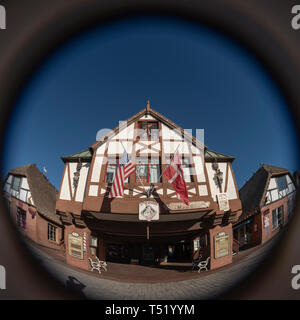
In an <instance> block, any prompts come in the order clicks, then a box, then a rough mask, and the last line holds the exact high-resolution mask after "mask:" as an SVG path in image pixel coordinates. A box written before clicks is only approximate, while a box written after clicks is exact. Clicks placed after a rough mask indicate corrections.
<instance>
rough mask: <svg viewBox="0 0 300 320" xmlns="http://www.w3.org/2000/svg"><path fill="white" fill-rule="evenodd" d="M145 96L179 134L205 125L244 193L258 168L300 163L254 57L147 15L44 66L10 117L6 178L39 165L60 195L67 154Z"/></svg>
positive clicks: (81, 42) (210, 35) (288, 122)
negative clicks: (16, 170) (230, 162)
mask: <svg viewBox="0 0 300 320" xmlns="http://www.w3.org/2000/svg"><path fill="white" fill-rule="evenodd" d="M148 99H150V102H151V107H152V108H153V109H155V110H157V111H158V112H160V113H162V114H163V115H165V116H166V117H167V118H169V119H170V120H172V121H173V122H175V123H177V124H178V125H180V126H181V127H182V128H185V129H193V130H195V129H196V128H200V129H202V128H203V129H204V130H205V144H206V145H207V146H208V147H209V148H210V149H212V150H215V151H218V152H221V153H224V154H228V155H232V156H235V157H236V160H235V161H234V163H233V168H234V172H235V176H236V179H237V184H238V187H239V188H240V187H241V186H242V185H243V184H244V183H245V181H246V180H247V179H249V177H250V176H251V175H252V174H253V173H254V172H255V171H256V170H257V169H258V167H259V164H260V163H267V164H270V165H276V166H280V167H285V168H287V169H289V170H291V171H293V170H295V169H296V168H297V166H298V141H297V140H296V134H295V127H294V124H293V121H292V118H291V116H290V114H289V112H288V108H287V105H286V103H285V101H284V99H283V97H282V96H281V94H280V92H279V91H278V89H277V87H276V85H275V84H274V82H273V80H272V79H271V78H270V76H269V75H268V74H267V73H266V71H265V70H264V69H263V68H262V66H261V65H260V64H259V63H258V62H257V61H256V60H255V59H254V58H253V56H252V55H250V54H249V53H248V52H247V51H245V49H243V48H241V47H240V46H239V45H237V44H236V43H234V42H232V41H231V40H230V39H229V38H225V37H224V36H222V35H220V34H218V33H216V32H215V31H212V30H210V29H207V28H205V27H200V26H195V25H190V24H188V23H186V22H183V21H177V20H172V19H165V18H143V19H132V20H123V21H119V22H118V23H114V24H111V25H108V26H106V27H105V28H96V29H93V30H91V31H89V32H88V33H85V34H82V35H80V36H77V37H76V38H74V39H72V40H71V41H69V42H68V43H67V44H65V45H64V46H63V47H61V48H59V49H58V50H57V51H56V52H55V53H54V54H53V55H52V56H51V57H49V58H48V60H47V61H45V62H44V63H43V65H42V66H40V68H39V69H38V70H37V71H36V72H35V74H34V75H33V76H32V78H31V79H30V81H29V83H28V84H27V86H26V88H25V89H24V91H23V92H22V94H21V95H20V97H19V100H18V102H17V104H16V106H15V108H14V112H13V116H12V117H11V119H10V125H9V129H8V130H7V134H6V139H5V146H4V150H3V153H2V154H3V159H2V160H3V168H2V177H5V175H6V173H7V171H8V170H9V169H11V168H14V167H18V166H22V165H25V164H28V163H36V164H37V166H38V167H39V168H42V167H43V166H45V167H46V169H47V171H48V173H47V176H48V178H49V180H50V181H51V182H52V183H53V184H54V185H55V186H56V187H57V188H59V184H60V179H61V175H62V172H63V162H62V161H61V159H60V157H61V156H66V155H69V154H73V153H76V152H79V151H82V150H85V149H87V147H88V146H90V145H91V144H92V143H93V142H94V141H95V139H96V133H97V131H98V130H100V129H102V128H113V127H115V126H116V125H118V122H119V120H126V119H128V118H129V117H131V116H132V115H134V114H135V113H137V112H138V111H140V110H141V109H143V108H144V107H145V105H146V101H147V100H148Z"/></svg>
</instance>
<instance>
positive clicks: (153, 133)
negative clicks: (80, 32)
mask: <svg viewBox="0 0 300 320" xmlns="http://www.w3.org/2000/svg"><path fill="white" fill-rule="evenodd" d="M200 140H201V139H197V138H195V137H194V136H193V135H191V134H190V133H189V132H187V131H186V130H183V129H182V128H180V127H179V126H178V125H177V124H175V123H173V122H172V121H170V120H169V119H167V118H166V117H164V116H163V115H161V114H160V113H158V112H156V111H155V110H153V109H152V108H150V105H149V103H148V104H147V107H146V108H145V109H143V110H142V111H140V112H139V113H137V114H135V115H134V116H133V117H131V118H130V119H128V120H127V121H125V122H122V123H120V125H119V126H118V127H116V128H115V129H113V130H111V132H109V133H108V134H107V135H106V136H105V137H102V138H101V139H100V140H99V141H96V142H95V143H94V144H93V145H91V146H90V147H89V148H88V149H87V150H86V151H83V152H79V153H76V154H73V155H70V156H66V157H63V158H62V160H63V162H64V164H65V167H64V172H63V174H62V179H61V185H60V189H59V194H58V199H57V202H56V210H57V213H58V214H59V215H60V216H61V221H62V222H63V224H64V226H65V245H66V260H67V263H69V264H72V265H75V266H77V267H80V268H83V269H88V268H89V261H88V258H92V259H94V258H95V256H98V257H99V258H100V260H106V261H115V262H122V263H135V264H155V263H168V262H172V261H173V262H176V261H177V262H179V261H191V260H192V259H193V258H195V257H196V256H197V255H199V254H201V255H202V257H203V258H206V257H210V268H211V269H215V268H218V267H221V266H223V265H225V264H228V263H231V262H232V240H233V234H232V224H233V223H235V222H236V221H237V220H238V218H239V216H240V215H241V213H242V211H241V201H240V199H239V194H238V189H237V185H236V182H235V177H234V173H233V169H232V162H233V160H234V158H233V157H231V156H226V155H224V154H221V153H218V152H214V151H211V150H209V149H208V148H207V147H206V146H205V145H204V144H203V142H201V141H200ZM124 150H125V151H126V152H127V153H128V154H129V155H130V158H131V160H132V161H133V162H134V163H135V164H136V172H135V173H134V174H132V175H131V176H130V177H129V178H128V179H127V181H125V190H124V195H123V196H121V197H116V198H110V197H109V190H110V187H111V184H112V182H113V179H114V176H115V172H116V168H117V166H118V164H119V160H120V158H121V157H122V154H123V153H124ZM175 152H178V153H179V155H180V158H181V164H182V170H183V175H184V180H185V182H186V185H187V190H188V198H189V205H186V204H184V203H182V202H181V201H180V200H179V199H178V197H177V194H176V192H175V190H174V189H173V188H172V185H171V184H169V183H168V181H166V178H165V177H164V175H163V172H164V170H165V169H166V167H167V166H168V164H169V163H170V161H171V159H172V157H173V155H174V153H175ZM150 187H151V189H150ZM149 190H151V192H149ZM147 205H150V206H152V209H153V210H154V211H155V210H157V212H155V214H156V216H155V219H152V220H149V219H146V218H143V216H142V215H141V210H143V208H145V206H147Z"/></svg>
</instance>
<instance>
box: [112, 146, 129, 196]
mask: <svg viewBox="0 0 300 320" xmlns="http://www.w3.org/2000/svg"><path fill="white" fill-rule="evenodd" d="M134 172H135V165H134V163H132V161H131V160H130V159H129V156H128V154H127V152H126V151H124V153H123V156H122V158H121V159H120V162H119V166H118V168H117V171H116V174H115V178H114V181H113V183H112V186H111V189H110V192H109V198H113V197H117V196H123V194H124V181H125V180H126V179H127V178H128V177H129V176H130V175H131V174H132V173H134Z"/></svg>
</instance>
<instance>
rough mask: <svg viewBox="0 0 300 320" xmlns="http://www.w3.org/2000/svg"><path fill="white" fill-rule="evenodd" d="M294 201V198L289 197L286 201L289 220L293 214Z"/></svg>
mask: <svg viewBox="0 0 300 320" xmlns="http://www.w3.org/2000/svg"><path fill="white" fill-rule="evenodd" d="M294 206H295V200H294V197H290V198H289V200H288V217H289V218H290V217H291V216H292V215H293V213H294Z"/></svg>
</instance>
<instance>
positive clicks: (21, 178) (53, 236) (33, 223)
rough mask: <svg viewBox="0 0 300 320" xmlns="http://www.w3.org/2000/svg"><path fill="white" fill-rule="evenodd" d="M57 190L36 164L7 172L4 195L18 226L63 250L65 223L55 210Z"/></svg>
mask: <svg viewBox="0 0 300 320" xmlns="http://www.w3.org/2000/svg"><path fill="white" fill-rule="evenodd" d="M56 197H57V190H56V188H55V187H54V186H53V185H52V184H51V183H50V182H49V181H48V179H47V178H46V177H45V175H44V174H43V173H42V172H40V170H39V169H38V168H37V167H36V165H35V164H29V165H26V166H22V167H19V168H16V169H13V170H10V171H9V172H8V175H7V177H6V179H5V183H4V199H5V200H6V203H7V207H8V210H9V214H10V215H11V216H12V217H13V219H14V221H15V222H16V225H17V228H18V230H19V231H20V232H21V233H22V234H23V235H24V236H25V237H27V238H30V239H31V240H33V241H35V242H37V243H39V244H41V245H43V246H47V247H49V248H54V249H60V250H64V247H63V235H64V233H63V230H62V228H63V225H62V222H61V221H60V218H59V216H58V215H57V214H56V210H55V204H56Z"/></svg>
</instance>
